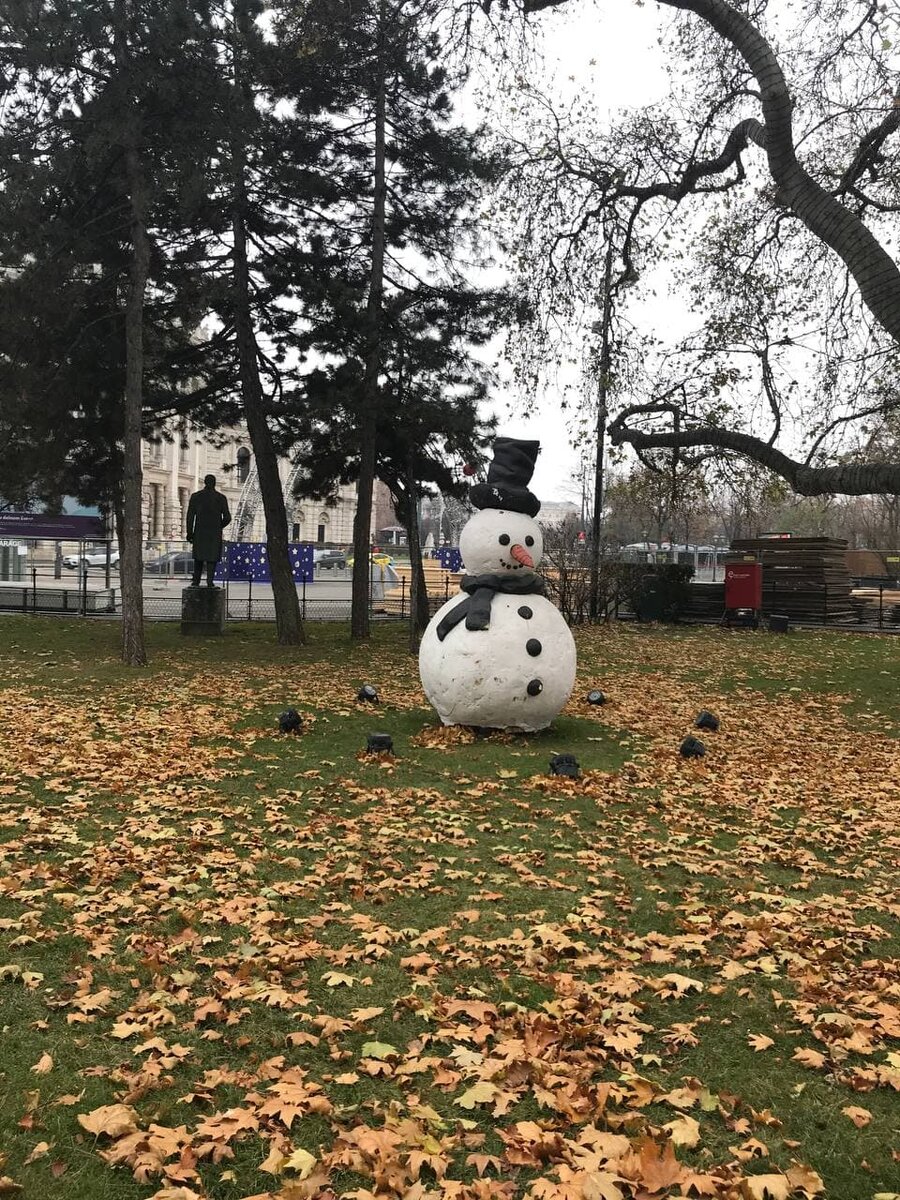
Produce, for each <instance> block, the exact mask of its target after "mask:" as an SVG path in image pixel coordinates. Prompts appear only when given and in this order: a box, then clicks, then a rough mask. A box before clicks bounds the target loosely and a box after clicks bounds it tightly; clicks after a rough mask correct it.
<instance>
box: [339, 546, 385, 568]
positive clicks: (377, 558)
mask: <svg viewBox="0 0 900 1200" xmlns="http://www.w3.org/2000/svg"><path fill="white" fill-rule="evenodd" d="M371 561H372V562H373V563H374V564H375V565H376V566H377V567H390V566H392V565H393V562H394V560H393V559H392V558H391V556H390V555H389V554H385V552H384V551H383V550H373V551H372V559H371ZM347 566H348V567H352V566H353V555H352V554H351V556H350V557H349V558H348V559H347Z"/></svg>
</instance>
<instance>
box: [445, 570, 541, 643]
mask: <svg viewBox="0 0 900 1200" xmlns="http://www.w3.org/2000/svg"><path fill="white" fill-rule="evenodd" d="M459 586H460V587H461V588H462V590H463V591H464V592H468V595H467V596H465V597H464V599H462V600H460V602H459V604H457V606H456V607H455V608H451V609H450V611H449V612H448V613H447V614H446V615H445V616H444V617H442V618H441V621H440V624H439V625H438V627H437V636H438V641H439V642H442V641H443V640H444V638H445V637H446V636H447V634H448V633H449V632H450V630H451V629H455V628H456V626H457V625H458V624H459V623H460V621H461V620H462V619H463V617H465V619H466V629H488V628H490V624H491V601H492V600H493V599H494V595H495V593H496V592H507V593H511V594H512V595H514V596H527V595H532V596H543V594H544V581H543V579H539V578H538V576H537V575H531V574H528V575H463V577H462V582H461V583H460V585H459Z"/></svg>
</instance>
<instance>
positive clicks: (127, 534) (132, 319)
mask: <svg viewBox="0 0 900 1200" xmlns="http://www.w3.org/2000/svg"><path fill="white" fill-rule="evenodd" d="M113 20H114V31H113V44H114V53H115V60H116V70H117V71H118V73H119V79H120V81H121V83H122V84H123V93H124V96H125V100H126V104H127V106H128V111H127V113H126V114H125V121H126V130H127V132H126V135H125V146H124V150H125V172H126V177H127V181H128V194H129V202H130V206H131V212H130V218H131V261H130V263H129V269H128V289H127V293H126V299H125V401H124V423H123V424H124V432H123V446H122V533H121V540H120V544H121V547H122V549H121V557H120V560H119V579H120V581H121V587H122V661H123V662H124V663H126V664H127V665H128V666H130V667H142V666H144V665H145V663H146V662H147V651H146V648H145V646H144V593H143V571H144V565H143V559H142V556H141V546H142V541H143V539H142V531H141V492H142V489H143V479H144V477H143V472H142V469H141V418H142V415H143V379H144V293H145V291H146V287H147V276H148V274H149V270H150V241H149V238H148V237H147V205H148V193H147V181H146V178H145V176H144V170H143V166H142V163H141V158H140V153H139V151H138V137H139V131H138V121H139V117H138V114H137V112H136V111H135V110H134V108H133V99H132V95H131V86H130V80H129V65H128V10H127V5H126V0H115V4H114V7H113Z"/></svg>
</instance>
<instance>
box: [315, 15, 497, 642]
mask: <svg viewBox="0 0 900 1200" xmlns="http://www.w3.org/2000/svg"><path fill="white" fill-rule="evenodd" d="M440 11H441V9H440V6H439V5H438V4H435V3H432V2H431V0H363V3H361V4H358V3H348V2H347V0H314V2H313V3H312V4H311V5H310V6H309V7H308V8H307V9H306V11H305V18H304V21H303V22H301V23H300V24H301V27H303V28H306V29H307V30H309V31H310V34H309V38H308V49H309V54H310V57H311V58H313V59H315V60H316V61H317V62H321V63H322V64H323V69H324V70H327V71H329V72H330V76H331V78H332V79H333V80H334V94H335V99H336V100H339V103H340V105H341V111H342V113H343V117H342V120H341V122H339V123H337V125H336V132H335V140H334V146H333V159H334V162H335V163H336V169H337V173H338V176H339V178H340V182H341V185H342V187H343V196H342V198H341V201H340V203H339V205H338V207H337V211H338V212H339V214H340V218H341V225H340V228H339V229H335V230H332V231H331V233H330V236H329V237H328V239H324V238H323V239H322V240H321V241H320V242H318V243H316V244H314V245H313V247H312V249H313V251H315V252H316V253H315V254H311V257H310V262H309V264H308V266H309V270H308V272H307V275H306V278H305V286H304V301H305V320H306V326H305V329H304V330H303V331H302V332H301V334H300V335H299V336H298V338H297V342H296V345H297V348H298V350H299V351H300V352H301V353H309V352H316V353H318V354H320V355H325V356H327V357H328V359H329V361H330V362H331V363H332V364H333V365H330V366H329V367H328V368H326V369H325V370H324V371H321V370H320V371H319V372H314V373H313V375H312V377H311V379H310V381H309V384H308V387H307V394H308V395H309V396H312V397H314V399H315V398H316V394H317V400H318V403H317V404H314V413H312V414H311V416H314V417H315V418H316V419H318V420H320V421H322V422H323V427H324V428H328V429H330V430H332V431H334V430H336V429H339V430H340V432H341V435H342V436H341V437H340V438H338V439H337V443H338V444H340V446H341V447H342V452H343V453H346V454H347V455H348V462H350V463H352V467H348V468H347V469H344V470H343V471H342V472H341V474H342V475H343V476H345V477H348V478H353V479H355V481H356V483H357V511H356V520H355V522H354V538H353V541H354V568H353V599H352V614H351V636H352V637H354V638H365V637H367V636H368V633H369V616H368V586H369V566H368V564H369V551H370V544H369V530H370V524H371V512H372V492H373V486H374V481H375V477H376V473H378V474H380V475H381V477H382V478H384V479H386V480H389V477H390V478H391V479H394V480H400V479H402V478H406V476H407V461H406V459H407V455H406V443H404V444H403V449H402V452H401V454H400V458H399V466H398V465H397V464H396V463H393V464H392V462H391V454H392V453H393V449H394V448H392V446H391V442H390V438H391V434H392V431H395V430H400V429H401V428H402V427H403V424H402V419H401V418H402V417H405V415H406V414H405V406H406V405H409V406H412V405H413V404H414V403H415V401H414V400H413V399H412V398H410V397H407V399H406V400H405V401H404V405H403V406H401V410H398V411H396V412H395V413H394V415H393V417H391V416H389V413H390V411H391V410H390V408H389V406H388V404H387V397H388V396H389V395H390V394H391V393H390V388H389V387H387V386H386V384H385V376H389V375H391V374H392V373H393V374H394V377H395V378H396V377H398V375H399V372H398V370H397V366H396V364H397V361H398V356H400V355H401V354H406V355H407V357H408V361H409V362H415V361H416V353H415V352H414V350H413V343H415V342H416V340H417V339H418V340H419V342H420V351H421V354H422V355H423V364H422V373H421V378H422V379H423V380H424V379H429V380H434V379H435V378H436V377H437V376H436V373H437V374H439V370H438V368H437V366H436V365H435V363H431V364H428V363H425V362H424V352H425V349H426V342H427V340H428V339H429V338H431V337H433V336H436V337H437V339H438V342H439V344H440V346H441V350H440V354H443V356H444V368H443V369H449V366H448V364H449V362H450V361H451V360H452V359H453V357H454V356H455V355H457V354H458V353H459V346H460V339H461V336H462V335H463V334H464V332H465V320H464V319H463V314H464V313H468V314H469V317H471V315H472V314H473V313H474V312H475V311H476V309H478V308H479V307H480V309H481V319H482V320H483V319H484V316H485V310H486V309H489V308H490V307H491V304H490V302H488V301H487V299H486V298H484V299H482V300H479V299H478V298H477V293H476V292H475V291H474V290H473V289H472V288H471V287H470V286H469V285H468V284H467V282H466V279H465V276H464V270H463V268H464V266H465V265H466V264H465V263H464V262H463V261H462V260H463V256H464V255H465V254H466V253H467V252H471V251H472V250H474V249H476V248H477V220H476V211H477V210H476V205H477V201H478V198H479V191H480V188H481V186H482V185H483V184H484V182H485V181H487V180H489V179H490V178H492V176H493V174H494V173H495V171H496V169H497V163H496V161H495V160H493V159H490V158H488V157H487V156H485V155H484V154H483V153H482V152H481V151H480V136H479V134H478V133H477V132H473V131H468V130H466V129H465V128H463V127H462V126H460V125H459V124H455V123H454V121H453V109H452V95H453V93H454V91H455V90H456V89H458V87H459V86H460V85H461V83H462V82H463V74H462V72H461V71H457V72H455V73H454V72H451V71H449V70H448V68H447V66H446V65H445V63H444V61H443V60H444V57H445V54H444V50H445V48H444V46H443V45H442V43H441V39H440V37H439V35H438V32H437V28H436V25H437V20H438V18H439V15H440ZM326 64H327V65H326ZM494 301H495V304H494V307H499V298H498V297H495V298H494ZM429 306H430V311H429ZM439 310H441V311H439ZM417 311H419V312H422V313H425V314H427V315H426V316H425V318H424V325H423V327H422V328H423V330H424V329H425V327H428V332H427V333H425V332H420V333H415V332H412V331H413V329H414V326H415V322H416V321H417V320H420V318H419V317H417V316H415V314H416V312H417ZM404 326H406V332H404ZM407 334H408V335H409V337H407ZM410 338H411V339H412V340H411V341H410V340H409V339H410ZM472 340H474V341H477V340H478V337H477V336H475V337H473V339H472ZM401 347H403V349H402V350H401ZM451 348H452V349H451ZM439 356H440V355H439ZM439 356H438V357H439ZM406 378H413V376H412V375H410V374H409V373H407V376H406ZM325 380H327V381H328V391H327V392H325V393H323V391H322V389H323V386H324V381H325ZM329 406H331V408H332V409H333V411H332V412H331V414H330V416H329V414H328V412H327V409H328V407H329ZM451 408H452V404H447V405H444V406H443V407H442V408H441V410H440V413H438V412H437V411H435V410H431V416H432V418H433V420H434V421H435V422H439V421H443V422H444V425H443V426H442V425H441V424H440V423H435V424H433V425H432V426H430V427H427V426H423V425H422V424H421V423H418V424H417V426H416V428H417V436H420V435H421V441H422V442H427V441H428V439H429V438H433V437H435V436H436V435H439V434H440V433H441V432H442V430H445V431H446V432H447V433H448V434H451V433H452V429H453V423H452V421H451V420H450V419H449V415H448V414H449V412H450V410H451ZM424 411H425V410H423V412H424ZM466 419H467V420H468V422H469V427H470V429H471V428H472V420H474V417H473V414H472V413H469V414H468V417H467V418H466ZM313 442H316V438H315V437H313ZM422 478H429V476H427V475H426V476H422Z"/></svg>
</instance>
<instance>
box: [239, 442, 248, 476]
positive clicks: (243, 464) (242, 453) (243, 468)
mask: <svg viewBox="0 0 900 1200" xmlns="http://www.w3.org/2000/svg"><path fill="white" fill-rule="evenodd" d="M249 474H250V451H249V450H248V449H247V447H246V446H241V448H240V450H238V452H237V476H238V483H246V482H247V476H248V475H249Z"/></svg>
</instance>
